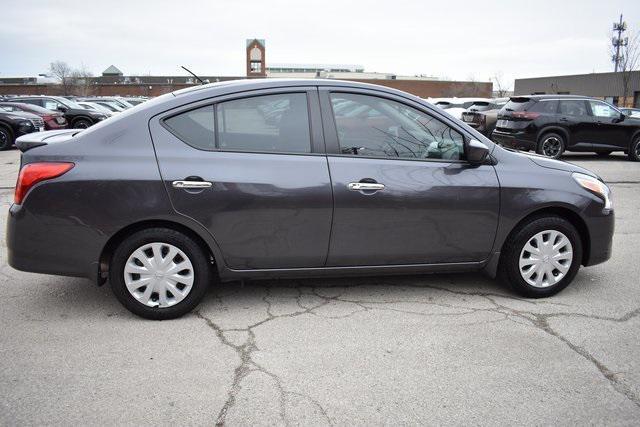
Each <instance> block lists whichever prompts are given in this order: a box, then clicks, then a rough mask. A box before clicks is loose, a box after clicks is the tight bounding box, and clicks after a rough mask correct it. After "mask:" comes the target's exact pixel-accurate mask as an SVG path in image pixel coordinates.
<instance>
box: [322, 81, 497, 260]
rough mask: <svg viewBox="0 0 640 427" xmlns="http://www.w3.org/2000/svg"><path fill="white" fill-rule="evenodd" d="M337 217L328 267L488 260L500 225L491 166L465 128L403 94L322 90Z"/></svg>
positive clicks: (494, 175)
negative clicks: (476, 156) (470, 154)
mask: <svg viewBox="0 0 640 427" xmlns="http://www.w3.org/2000/svg"><path fill="white" fill-rule="evenodd" d="M320 97H321V106H322V113H323V114H322V115H323V119H325V122H324V124H325V127H324V129H325V141H326V144H327V154H328V156H327V157H328V161H329V170H330V172H331V179H332V186H333V197H334V219H333V227H332V230H331V242H330V245H329V257H328V259H327V266H331V267H336V266H358V265H403V264H431V263H450V262H477V261H482V260H485V259H486V258H487V257H488V255H489V253H490V250H491V247H492V245H493V240H494V236H495V232H496V227H497V224H498V209H499V183H498V179H497V176H496V172H495V170H494V168H493V166H491V165H489V164H486V165H481V166H472V165H470V164H469V163H467V162H466V161H465V160H464V138H465V135H464V132H463V131H461V129H460V128H458V127H457V125H455V124H454V122H453V120H451V119H450V118H448V117H445V115H440V114H438V113H434V112H431V111H430V109H428V108H427V107H425V106H423V105H421V104H418V103H415V102H412V101H410V100H408V99H406V98H402V97H399V96H395V95H391V94H387V93H383V92H377V91H367V90H356V89H353V90H349V91H345V89H344V88H321V90H320Z"/></svg>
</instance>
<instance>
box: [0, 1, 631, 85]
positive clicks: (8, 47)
mask: <svg viewBox="0 0 640 427" xmlns="http://www.w3.org/2000/svg"><path fill="white" fill-rule="evenodd" d="M621 12H622V13H624V15H625V20H626V21H627V22H628V24H629V26H630V27H631V29H632V30H635V29H639V28H640V1H638V0H626V1H618V0H595V1H593V0H584V1H563V0H554V1H543V0H519V1H518V0H509V1H490V0H476V1H462V0H438V1H429V0H411V1H409V0H406V1H405V0H394V1H375V0H369V1H348V0H340V1H334V0H321V1H315V2H314V1H309V0H306V1H305V0H298V1H279V0H268V1H252V0H242V1H227V0H186V1H176V0H172V1H163V0H155V1H121V0H107V1H88V0H82V1H75V0H56V1H45V0H42V1H31V0H19V1H14V0H2V17H3V19H2V25H0V76H25V75H29V76H33V75H37V74H39V73H43V72H46V71H47V69H48V66H49V63H50V62H51V61H54V60H62V61H65V62H67V63H69V64H70V65H72V66H74V67H79V66H80V65H81V64H84V65H85V67H87V68H88V69H89V70H90V71H92V72H93V73H94V74H100V73H101V72H102V71H103V70H104V69H105V68H107V67H108V66H109V65H111V64H113V65H115V66H117V67H118V68H120V69H121V70H122V71H123V72H124V73H125V74H126V75H136V74H152V75H184V74H185V73H184V72H183V71H182V70H181V69H180V68H179V65H186V66H187V67H188V68H191V69H192V70H194V71H195V72H196V73H198V74H201V75H238V76H241V75H244V73H245V63H244V61H245V56H244V55H245V53H244V50H245V39H247V38H264V39H266V46H267V53H266V59H267V65H268V64H269V63H345V64H359V65H363V66H364V67H365V70H366V71H379V72H391V73H396V74H403V75H414V74H426V75H434V76H439V77H448V78H453V79H469V78H473V79H476V80H488V79H489V78H490V77H491V76H493V75H494V74H496V73H501V74H502V75H503V76H504V80H505V81H507V82H508V84H509V85H512V84H513V78H515V77H534V76H545V75H557V74H578V73H589V72H594V71H596V72H597V71H612V65H611V62H610V59H609V56H608V44H609V43H610V41H609V39H608V36H609V31H610V28H611V25H612V22H613V21H614V20H616V19H617V18H618V16H619V14H620V13H621Z"/></svg>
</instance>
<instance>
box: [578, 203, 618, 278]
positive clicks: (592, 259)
mask: <svg viewBox="0 0 640 427" xmlns="http://www.w3.org/2000/svg"><path fill="white" fill-rule="evenodd" d="M599 211H600V212H598V214H599V215H598V214H596V215H590V216H589V217H588V218H587V219H586V222H587V227H588V229H589V248H588V251H587V253H586V254H585V255H586V256H585V258H584V259H583V265H584V266H589V265H596V264H601V263H603V262H605V261H607V260H608V259H609V258H611V253H612V246H613V233H614V230H615V215H614V212H613V210H611V211H608V213H604V211H602V210H601V206H600V207H599Z"/></svg>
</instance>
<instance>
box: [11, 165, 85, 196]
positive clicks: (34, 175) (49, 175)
mask: <svg viewBox="0 0 640 427" xmlns="http://www.w3.org/2000/svg"><path fill="white" fill-rule="evenodd" d="M74 166H75V164H74V163H62V162H42V163H29V164H26V165H24V166H23V167H22V169H20V175H18V183H17V184H16V192H15V195H14V198H13V201H14V202H15V203H16V204H18V205H19V204H21V203H22V201H23V200H24V197H25V196H26V195H27V193H28V192H29V190H30V189H31V187H33V186H34V185H36V184H37V183H39V182H41V181H46V180H48V179H53V178H57V177H59V176H60V175H64V174H65V173H67V172H68V171H70V170H71V168H73V167H74Z"/></svg>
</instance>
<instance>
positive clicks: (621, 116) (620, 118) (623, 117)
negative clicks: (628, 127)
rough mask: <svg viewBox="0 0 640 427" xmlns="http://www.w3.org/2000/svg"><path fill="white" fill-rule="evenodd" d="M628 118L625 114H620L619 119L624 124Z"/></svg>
mask: <svg viewBox="0 0 640 427" xmlns="http://www.w3.org/2000/svg"><path fill="white" fill-rule="evenodd" d="M626 118H627V116H625V114H624V113H620V117H618V122H623V121H624V119H626Z"/></svg>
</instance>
